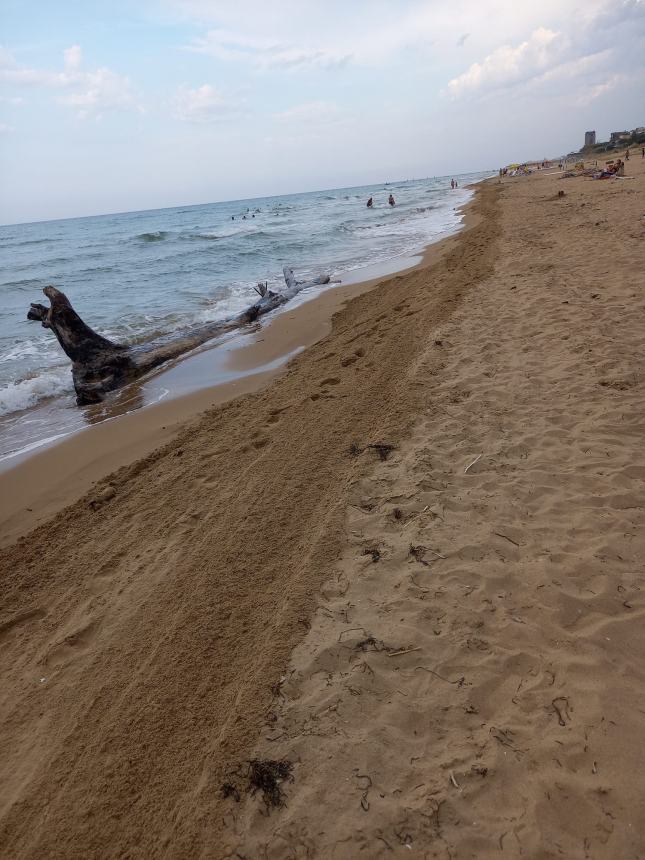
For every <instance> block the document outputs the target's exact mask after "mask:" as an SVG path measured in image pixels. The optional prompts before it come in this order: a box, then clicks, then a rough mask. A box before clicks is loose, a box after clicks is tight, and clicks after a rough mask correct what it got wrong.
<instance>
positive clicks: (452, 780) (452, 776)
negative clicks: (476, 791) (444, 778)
mask: <svg viewBox="0 0 645 860" xmlns="http://www.w3.org/2000/svg"><path fill="white" fill-rule="evenodd" d="M450 782H451V783H452V784H453V785H454V787H455V788H459V783H458V782H457V780H456V779H455V775H454V773H453V772H452V771H450Z"/></svg>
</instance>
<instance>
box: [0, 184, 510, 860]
mask: <svg viewBox="0 0 645 860" xmlns="http://www.w3.org/2000/svg"><path fill="white" fill-rule="evenodd" d="M499 196H500V189H499V188H498V186H496V185H490V184H483V185H480V187H479V189H478V193H477V194H476V195H475V200H474V201H473V204H472V209H471V210H470V212H469V214H470V216H471V217H472V218H473V219H474V220H475V223H474V224H473V226H472V227H469V228H467V229H463V230H462V231H461V232H460V233H459V234H458V235H457V236H455V237H452V238H450V239H448V240H447V241H446V242H445V243H443V244H442V246H441V248H442V253H440V254H436V259H433V261H432V262H430V261H429V262H430V265H428V266H426V267H425V268H417V269H416V270H413V271H408V272H406V273H403V274H400V275H397V276H393V277H390V278H388V279H386V280H384V281H382V282H381V283H380V286H379V288H378V289H376V290H372V291H369V292H363V293H362V294H361V295H358V296H356V297H355V298H354V299H353V300H352V301H351V302H348V303H347V304H346V306H345V307H344V308H343V309H342V310H341V311H340V312H339V313H337V314H336V315H335V317H334V319H333V323H332V326H331V331H330V333H329V335H328V336H326V337H324V338H323V339H322V340H319V341H317V342H316V343H314V344H313V345H312V346H311V347H310V348H309V349H307V350H305V351H304V352H302V353H300V354H299V355H298V356H297V357H296V358H295V359H294V360H293V361H292V362H290V364H289V366H288V367H287V368H286V369H285V372H284V373H282V374H281V375H280V376H278V377H276V378H275V379H274V380H273V382H272V383H271V385H269V386H267V387H266V388H264V389H262V390H259V391H257V392H254V393H252V394H249V395H247V396H245V397H238V398H236V399H235V400H232V401H229V402H227V403H224V404H223V405H222V406H221V407H219V408H217V409H212V410H210V411H207V412H205V413H203V414H202V415H201V416H200V417H199V419H197V420H196V421H195V422H191V424H189V425H185V426H184V427H183V429H182V430H180V432H179V433H178V434H177V435H176V436H175V437H174V438H173V439H171V440H170V441H168V442H167V443H166V444H165V445H164V446H163V447H162V448H158V449H156V450H155V451H154V452H152V453H151V454H149V455H147V456H145V457H144V458H143V459H139V460H138V461H136V462H135V463H133V464H131V465H128V466H125V467H123V468H121V469H120V470H118V471H117V472H115V473H113V474H112V475H111V476H110V485H109V486H107V484H106V483H105V482H103V483H102V484H100V485H99V486H97V487H96V488H94V489H93V490H92V491H91V493H90V494H88V495H86V496H84V497H81V498H79V499H77V501H75V502H74V503H73V504H71V505H69V506H68V507H67V508H65V509H64V510H60V511H59V512H58V513H57V514H56V515H55V516H54V517H53V518H52V519H50V520H48V521H47V522H46V523H43V524H42V525H40V526H39V527H38V528H37V529H36V530H35V531H34V532H32V533H31V535H30V536H27V537H24V538H21V539H19V540H18V542H17V543H16V544H15V545H13V546H11V547H8V548H6V549H5V550H4V551H3V553H2V560H1V561H0V576H2V577H3V581H5V582H6V590H5V597H4V601H3V608H2V616H1V618H0V623H1V624H2V625H3V627H2V635H3V649H2V653H3V660H2V684H3V689H4V690H5V695H4V696H3V699H2V702H0V725H2V727H3V732H2V740H1V741H0V757H1V758H3V760H4V762H5V767H6V772H7V774H8V775H13V776H12V777H11V779H7V780H5V781H4V783H2V784H1V785H0V810H2V814H1V815H0V842H2V844H3V845H4V846H5V848H6V850H8V851H9V852H10V853H12V854H15V855H16V856H21V857H25V858H26V857H30V856H43V855H48V854H51V853H52V852H54V853H63V854H65V855H66V856H67V857H69V858H70V860H71V858H76V857H78V858H79V860H80V858H81V857H86V856H88V854H89V855H91V854H95V855H97V856H98V855H101V854H105V853H112V854H114V853H116V854H122V853H127V851H128V850H129V849H128V846H130V847H131V846H132V845H135V844H136V845H137V847H138V850H139V851H140V852H143V853H144V854H149V855H157V854H159V853H164V852H166V853H167V851H168V850H171V852H172V854H173V856H176V857H195V856H200V855H203V854H209V855H211V856H213V857H220V856H223V854H224V852H223V850H222V846H223V835H224V834H223V829H224V828H225V826H226V823H227V821H228V822H229V823H230V809H229V805H230V802H231V801H230V799H229V800H226V798H225V797H223V796H222V791H221V787H222V785H223V784H225V783H226V782H230V780H231V777H232V775H233V773H235V772H238V771H240V769H243V768H244V762H245V761H246V762H248V760H249V758H250V757H251V756H252V751H253V748H254V747H255V745H256V743H257V739H258V734H259V733H267V731H270V729H269V728H268V726H269V717H270V714H271V710H272V708H273V707H274V705H275V695H274V692H272V689H275V688H276V686H277V689H279V685H280V678H281V677H282V675H283V673H284V670H285V668H286V666H287V665H288V661H289V658H290V655H291V653H292V651H293V649H294V647H295V646H296V645H298V643H300V642H301V641H302V640H303V637H304V636H305V634H306V632H307V629H308V628H309V625H310V623H311V622H310V619H312V618H313V616H314V614H315V611H316V607H317V605H318V603H319V599H320V589H321V587H322V586H323V584H324V583H325V582H327V581H328V580H329V578H330V577H333V576H334V571H335V566H336V564H337V561H338V559H339V558H340V556H341V555H342V552H343V534H344V520H345V510H346V505H347V502H348V501H352V502H353V501H355V496H356V493H357V492H360V493H361V495H362V494H364V497H365V499H366V500H367V499H368V498H369V496H368V493H369V486H370V475H371V473H372V471H373V468H374V465H375V463H376V462H378V455H377V453H376V449H374V448H373V447H371V446H374V445H376V446H378V445H379V444H380V443H388V444H389V445H391V446H392V447H393V449H394V451H398V450H399V448H400V446H401V445H402V444H403V442H404V440H405V439H406V438H407V437H408V435H409V433H410V431H411V429H412V427H413V426H414V424H415V423H416V421H417V420H418V416H419V414H420V413H421V412H422V411H423V410H424V409H425V408H427V406H428V404H429V403H430V402H431V401H432V398H433V389H434V387H435V385H436V380H437V379H439V378H440V374H441V368H442V365H443V363H444V362H445V360H446V358H447V357H449V356H450V354H451V352H452V347H451V344H450V339H449V338H447V337H446V336H445V335H444V333H443V329H444V328H445V327H446V325H447V324H448V322H449V320H450V319H451V318H452V316H453V315H454V313H455V312H456V311H457V309H459V308H460V307H466V308H467V307H468V305H469V303H470V297H471V296H472V295H473V293H474V291H475V290H476V288H477V286H478V285H479V284H480V282H481V281H482V280H484V279H486V278H488V277H490V276H491V275H492V273H493V271H494V266H495V260H496V255H497V253H498V244H499V239H500V236H501V233H500V224H499ZM437 248H438V246H436V245H435V246H434V249H435V253H436V249H437ZM426 356H429V359H430V366H429V371H430V372H431V374H433V375H427V370H426V368H427V359H426ZM378 450H380V449H378ZM398 456H399V455H398V454H396V453H395V454H393V457H392V458H390V459H391V461H392V463H396V462H397V458H398ZM387 465H388V464H387V463H384V466H386V467H387ZM356 501H357V503H360V502H361V499H358V500H356ZM362 564H365V559H362ZM374 567H375V568H376V567H377V566H376V565H374ZM349 626H351V621H350V623H349ZM322 668H323V669H324V664H323V667H322ZM263 729H264V730H265V731H264V732H263ZM361 772H362V771H361ZM72 775H73V777H72ZM60 785H64V786H65V790H64V791H56V790H53V789H54V787H55V786H60ZM45 805H46V808H47V823H46V826H42V809H43V808H44V806H45ZM359 814H360V812H359Z"/></svg>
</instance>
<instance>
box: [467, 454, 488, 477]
mask: <svg viewBox="0 0 645 860" xmlns="http://www.w3.org/2000/svg"><path fill="white" fill-rule="evenodd" d="M483 456H484V454H483V452H482V453H481V454H480V455H479V456H478V457H475V459H474V460H473V461H472V463H470V464H469V465H468V466H466V468H465V469H464V475H465V474H466V473H467V472H468V469H471V468H472V467H473V466H474V465H475V463H479V461H480V460H481V458H482V457H483Z"/></svg>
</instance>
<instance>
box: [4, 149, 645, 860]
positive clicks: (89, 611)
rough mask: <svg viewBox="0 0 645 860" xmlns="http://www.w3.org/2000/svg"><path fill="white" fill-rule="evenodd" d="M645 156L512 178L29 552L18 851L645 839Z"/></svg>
mask: <svg viewBox="0 0 645 860" xmlns="http://www.w3.org/2000/svg"><path fill="white" fill-rule="evenodd" d="M632 170H633V171H634V172H635V173H636V174H637V178H636V179H634V180H632V181H624V182H620V181H616V182H612V183H601V182H592V181H586V180H581V179H580V180H577V179H572V180H559V179H556V178H554V177H541V176H539V175H537V176H535V177H531V178H528V179H517V180H509V181H506V182H504V183H502V184H498V183H497V182H496V181H493V182H489V183H487V184H485V185H484V186H482V187H481V189H480V191H479V192H478V194H477V196H476V200H475V202H474V204H473V212H474V214H475V215H476V220H475V221H474V222H473V223H472V225H471V227H470V228H469V229H468V230H466V231H464V232H463V233H462V234H460V235H459V236H458V237H456V238H454V239H450V240H448V241H447V242H446V243H444V244H443V246H442V248H441V252H440V253H438V254H437V257H436V259H434V260H433V261H431V262H430V263H429V265H425V266H421V267H419V268H417V269H415V270H414V271H410V272H407V273H404V274H401V275H398V276H395V277H392V278H388V279H386V280H385V281H383V282H382V283H381V284H380V285H379V286H378V288H377V289H374V290H371V291H369V292H365V293H363V294H362V295H359V296H357V297H356V298H354V299H353V300H352V301H350V302H349V303H348V304H347V305H346V307H344V308H343V309H342V310H340V311H339V312H338V313H337V314H336V315H335V317H334V319H333V324H332V327H331V331H329V332H328V333H327V334H326V335H324V336H323V337H322V338H321V339H320V340H318V341H317V342H316V343H315V344H313V345H312V346H310V347H309V348H308V349H307V350H305V351H304V352H302V353H301V354H300V355H298V356H297V357H296V358H294V359H293V360H292V361H291V362H290V363H289V365H288V366H287V368H286V369H285V370H284V372H283V373H282V374H281V375H279V376H278V377H277V378H275V379H274V380H273V381H271V383H270V384H269V385H268V386H266V387H264V388H263V389H261V390H259V391H256V392H254V393H250V394H247V395H245V396H243V397H238V398H236V399H234V400H231V401H229V402H227V403H224V404H222V405H221V406H217V407H215V408H213V409H211V410H209V411H208V412H207V413H206V414H205V415H203V416H202V417H201V418H199V419H197V420H196V421H194V422H192V423H191V424H190V425H189V426H187V427H184V428H183V429H181V430H179V431H178V433H177V434H176V436H175V437H174V438H173V439H171V440H170V441H168V442H167V444H165V446H163V447H162V448H160V449H158V450H155V451H152V452H151V453H149V454H148V455H147V456H145V457H144V458H143V459H141V460H138V461H137V462H134V463H132V464H131V465H127V466H125V467H123V468H121V469H120V470H119V471H117V472H116V473H115V474H113V475H111V476H110V478H109V480H107V479H103V480H102V481H101V482H99V484H98V485H97V486H96V487H93V488H92V489H91V490H90V491H89V492H88V493H87V494H86V495H85V496H84V497H82V498H80V499H79V500H78V501H76V502H75V503H74V504H72V505H71V506H69V507H68V508H66V509H65V510H62V511H60V512H59V513H58V514H57V515H56V516H55V517H54V518H53V519H51V520H49V521H48V522H46V523H43V524H42V525H41V526H40V527H39V528H38V530H37V531H36V532H34V533H32V534H29V535H27V536H26V537H25V538H24V539H22V540H20V541H19V542H18V543H17V544H15V545H14V546H11V547H8V548H7V549H6V550H5V551H4V554H3V557H2V562H1V565H2V571H1V575H2V577H3V582H4V583H5V595H4V600H3V605H2V610H1V614H0V636H1V637H2V652H1V657H0V672H1V674H0V682H1V683H0V689H1V690H2V694H1V696H0V721H1V724H2V732H1V733H0V760H2V762H3V765H2V769H3V774H2V776H3V778H2V780H0V846H1V847H2V850H3V853H4V854H6V855H7V856H16V857H43V856H48V857H49V856H51V857H66V858H70V857H79V858H81V857H83V858H85V857H88V856H96V857H108V856H122V855H127V856H132V857H137V856H140V857H144V856H145V857H150V856H167V857H195V856H209V857H247V858H251V857H267V858H287V857H289V858H291V857H293V858H296V857H321V858H323V857H325V858H326V857H335V858H354V857H356V856H365V857H370V858H371V857H374V858H377V857H392V856H394V857H408V856H420V857H436V858H488V857H499V856H509V857H517V856H529V857H540V858H542V857H544V858H550V857H553V858H555V857H561V856H566V857H570V858H578V857H580V858H587V857H593V858H615V857H626V858H636V857H641V856H643V854H644V853H645V831H644V829H643V825H642V801H641V798H642V796H643V794H644V793H645V777H643V774H644V773H645V768H644V767H643V765H644V764H645V762H644V761H642V754H641V752H640V749H641V744H640V738H641V737H642V735H643V732H644V731H645V716H643V715H644V714H645V678H644V677H643V669H642V666H643V665H644V663H645V660H644V658H645V638H644V637H643V635H642V616H643V613H644V612H645V605H643V601H642V593H643V591H642V588H643V583H642V581H641V580H642V574H641V571H640V568H641V566H642V565H641V561H642V558H643V554H644V550H645V546H644V545H643V535H644V534H645V530H644V529H643V526H644V525H645V522H644V520H645V517H644V516H643V492H642V491H643V479H644V478H645V463H644V462H643V455H642V452H641V448H642V445H641V440H642V434H643V407H644V405H645V404H644V401H643V378H644V370H645V368H644V367H643V355H642V330H643V317H644V316H645V298H644V297H643V294H642V274H641V273H642V271H643V270H644V269H645V258H644V257H643V254H644V253H645V252H644V250H643V248H644V246H643V236H644V231H645V225H644V224H643V221H642V215H643V212H642V199H643V191H644V190H645V172H644V171H643V168H642V166H641V165H640V164H634V165H633V167H632ZM559 190H565V191H566V195H565V196H564V197H562V198H560V197H558V194H557V192H558V191H559ZM608 247H610V248H611V253H610V254H609V253H607V248H608ZM384 444H386V445H387V446H392V447H391V448H390V447H385V448H384V447H383V445H384ZM379 446H380V447H379ZM253 758H259V759H262V760H266V759H271V760H279V761H285V762H289V763H290V764H291V766H292V781H290V780H286V781H285V782H284V783H283V784H282V786H280V790H281V792H283V798H284V805H283V806H280V807H277V808H273V807H270V806H268V805H267V802H268V801H269V800H270V798H269V795H268V794H267V795H266V796H265V798H263V795H262V792H261V791H256V792H255V793H253V792H252V791H251V790H250V786H249V764H248V763H249V760H250V759H253ZM273 796H274V797H276V794H275V793H274V795H273ZM265 801H267V802H265Z"/></svg>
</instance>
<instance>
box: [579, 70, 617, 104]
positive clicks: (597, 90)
mask: <svg viewBox="0 0 645 860" xmlns="http://www.w3.org/2000/svg"><path fill="white" fill-rule="evenodd" d="M628 80H629V78H628V77H627V75H611V77H609V78H608V79H607V80H606V81H603V82H601V83H598V84H594V85H593V86H591V87H589V89H587V90H586V91H584V92H582V93H581V94H580V95H579V96H578V101H579V102H580V104H582V105H588V104H591V102H593V101H595V100H596V99H598V98H600V97H601V96H604V95H606V94H607V93H610V92H612V91H613V90H615V89H616V88H617V87H619V86H622V85H623V84H625V83H627V81H628Z"/></svg>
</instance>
